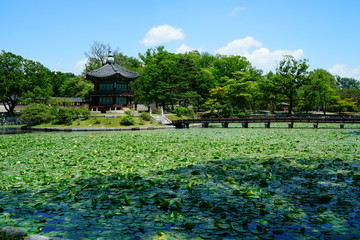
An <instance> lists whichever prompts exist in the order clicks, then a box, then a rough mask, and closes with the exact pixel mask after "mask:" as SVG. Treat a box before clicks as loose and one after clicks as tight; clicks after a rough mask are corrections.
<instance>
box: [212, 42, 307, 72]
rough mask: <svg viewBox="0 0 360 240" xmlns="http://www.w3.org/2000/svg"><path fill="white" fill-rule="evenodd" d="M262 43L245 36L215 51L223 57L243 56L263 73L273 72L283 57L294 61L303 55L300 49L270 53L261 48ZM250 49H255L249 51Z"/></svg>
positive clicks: (266, 49)
mask: <svg viewBox="0 0 360 240" xmlns="http://www.w3.org/2000/svg"><path fill="white" fill-rule="evenodd" d="M261 46H262V43H261V42H259V41H257V40H256V39H255V38H253V37H250V36H247V37H245V38H243V39H237V40H234V41H232V42H230V43H228V44H227V45H226V46H225V47H223V48H220V49H218V50H216V51H215V53H218V54H223V55H241V56H245V57H246V58H247V59H248V60H249V61H250V62H251V64H253V65H254V66H255V67H256V68H258V69H262V70H264V71H269V70H273V69H275V68H276V66H277V65H278V64H279V62H280V61H281V60H282V59H283V56H284V55H291V56H293V57H294V58H295V59H300V58H302V57H303V55H304V51H303V50H302V49H297V50H293V51H291V50H276V51H270V50H269V49H268V48H256V47H261ZM252 48H256V49H255V50H253V51H251V49H252Z"/></svg>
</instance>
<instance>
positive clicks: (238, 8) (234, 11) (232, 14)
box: [229, 7, 245, 16]
mask: <svg viewBox="0 0 360 240" xmlns="http://www.w3.org/2000/svg"><path fill="white" fill-rule="evenodd" d="M244 10H245V8H244V7H236V8H234V9H233V10H232V11H231V12H230V14H229V15H230V16H236V15H237V14H238V12H241V11H244Z"/></svg>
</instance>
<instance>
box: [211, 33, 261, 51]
mask: <svg viewBox="0 0 360 240" xmlns="http://www.w3.org/2000/svg"><path fill="white" fill-rule="evenodd" d="M261 45H262V44H261V42H259V41H257V40H256V39H255V38H253V37H249V36H247V37H245V38H243V39H236V40H234V41H232V42H229V43H228V44H227V45H226V46H225V47H222V48H219V49H218V50H215V53H218V54H222V55H243V54H245V53H246V52H247V51H248V50H249V49H250V48H252V47H261Z"/></svg>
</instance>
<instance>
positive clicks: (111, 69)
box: [86, 62, 140, 78]
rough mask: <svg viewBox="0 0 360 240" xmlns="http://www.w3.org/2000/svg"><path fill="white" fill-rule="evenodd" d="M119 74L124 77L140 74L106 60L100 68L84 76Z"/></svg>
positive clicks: (99, 76) (96, 76) (101, 76)
mask: <svg viewBox="0 0 360 240" xmlns="http://www.w3.org/2000/svg"><path fill="white" fill-rule="evenodd" d="M115 75H120V76H122V77H124V78H137V77H139V76H140V75H139V74H138V73H137V72H133V71H130V70H127V69H125V68H123V67H120V66H119V65H117V64H115V63H111V62H108V63H107V64H105V65H104V66H102V67H101V68H98V69H95V70H92V71H89V72H87V73H86V78H107V77H112V76H115Z"/></svg>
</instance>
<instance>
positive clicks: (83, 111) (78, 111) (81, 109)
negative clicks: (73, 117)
mask: <svg viewBox="0 0 360 240" xmlns="http://www.w3.org/2000/svg"><path fill="white" fill-rule="evenodd" d="M76 114H77V115H78V116H82V117H84V118H89V116H90V110H89V109H88V108H87V107H79V108H76Z"/></svg>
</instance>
